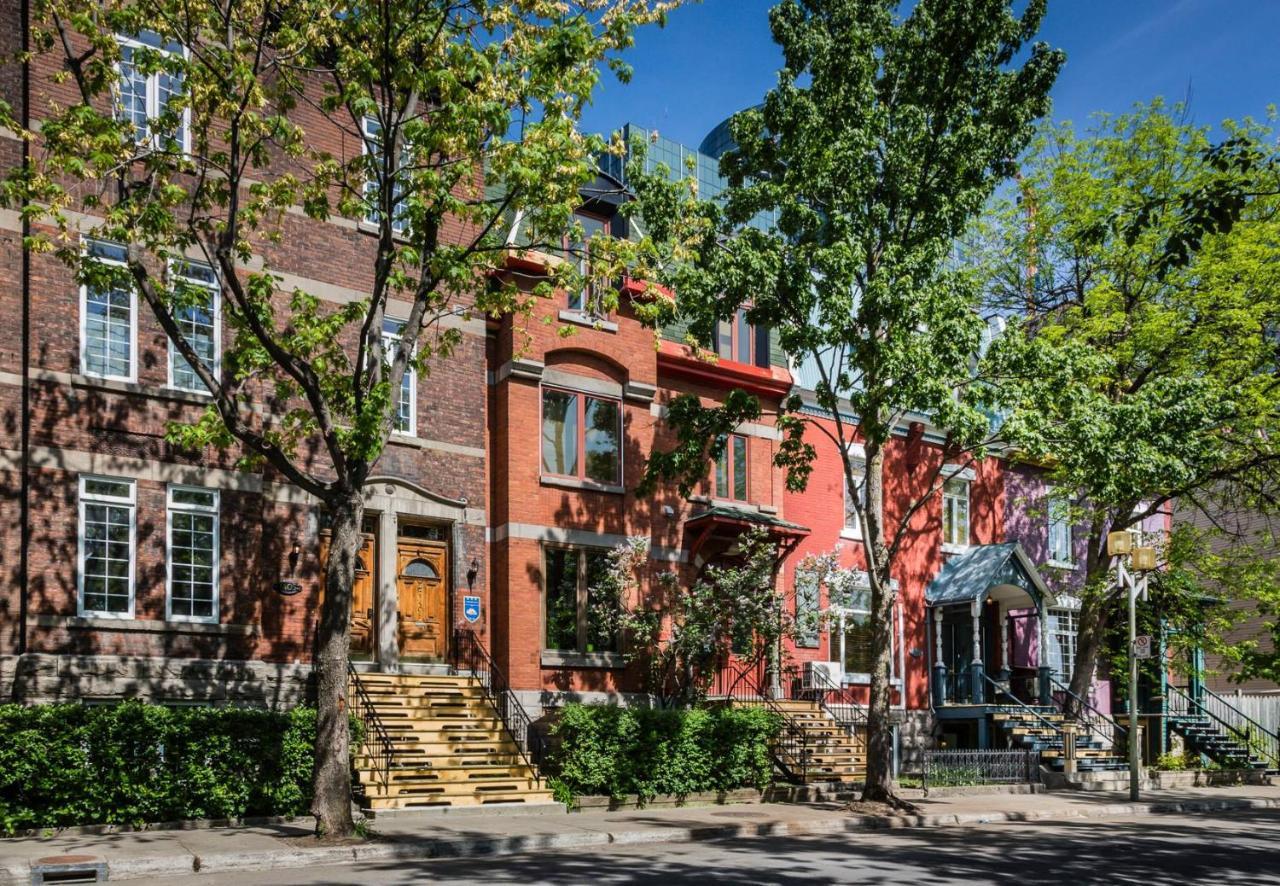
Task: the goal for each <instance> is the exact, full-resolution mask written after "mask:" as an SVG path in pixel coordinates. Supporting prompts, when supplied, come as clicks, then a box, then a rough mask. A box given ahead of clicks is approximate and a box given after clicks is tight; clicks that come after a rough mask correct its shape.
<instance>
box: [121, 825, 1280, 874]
mask: <svg viewBox="0 0 1280 886" xmlns="http://www.w3.org/2000/svg"><path fill="white" fill-rule="evenodd" d="M134 882H138V881H134ZM155 882H160V881H155ZM164 882H165V883H167V884H172V886H197V884H199V886H223V884H226V886H230V884H235V886H250V884H261V886H266V884H308V886H338V884H361V883H376V884H379V886H401V884H410V883H435V882H450V883H486V884H488V883H494V884H507V883H518V884H522V886H533V884H544V883H583V884H591V886H608V884H613V883H662V884H674V883H770V884H787V886H789V884H797V886H799V884H804V886H813V884H815V883H867V884H919V886H942V884H952V883H997V884H1018V886H1039V884H1050V883H1063V884H1072V886H1080V884H1087V883H1104V884H1118V886H1126V884H1143V886H1148V884H1164V883H1196V884H1231V886H1235V884H1254V883H1274V884H1280V811H1276V810H1263V811H1257V812H1242V813H1225V814H1224V813H1216V814H1211V815H1209V814H1206V815H1178V816H1172V815H1170V816H1162V815H1153V816H1142V817H1133V818H1114V819H1104V820H1091V821H1090V820H1081V821H1061V822H1052V823H1050V822H1044V823H1040V824H1034V825H1023V824H992V825H985V826H981V827H968V828H938V829H920V830H901V831H866V832H862V833H859V834H854V835H845V836H840V837H803V838H785V839H784V838H767V839H766V838H759V839H750V840H727V841H721V842H710V843H659V844H649V845H641V846H620V847H602V848H599V849H590V850H579V851H575V852H572V853H563V854H562V853H550V852H548V853H544V854H540V855H536V856H508V857H503V858H488V859H483V858H482V859H466V860H450V861H443V860H442V861H421V862H378V863H366V864H364V865H358V866H357V865H351V866H342V867H314V868H306V869H297V870H284V871H274V872H265V873H261V874H234V875H232V874H221V875H219V874H208V875H199V876H193V877H186V878H183V879H181V880H172V879H166V880H165V881H164Z"/></svg>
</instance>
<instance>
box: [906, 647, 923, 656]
mask: <svg viewBox="0 0 1280 886" xmlns="http://www.w3.org/2000/svg"><path fill="white" fill-rule="evenodd" d="M907 655H909V656H911V657H912V658H920V657H921V656H922V655H924V650H923V649H921V648H920V647H919V646H917V647H915V648H914V649H912V650H911V651H910V652H908V653H907Z"/></svg>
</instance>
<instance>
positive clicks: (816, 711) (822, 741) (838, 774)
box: [774, 700, 867, 784]
mask: <svg viewBox="0 0 1280 886" xmlns="http://www.w3.org/2000/svg"><path fill="white" fill-rule="evenodd" d="M774 705H776V707H777V708H778V709H780V710H781V711H782V713H783V714H784V715H785V716H786V718H787V725H786V727H784V734H783V735H782V736H781V738H780V739H779V742H778V747H777V748H775V750H774V757H775V759H776V760H778V761H779V763H781V764H782V766H783V767H784V768H786V769H787V770H788V773H789V774H790V775H791V776H792V777H793V778H794V779H796V780H798V781H799V782H801V783H802V784H812V783H815V782H860V781H863V780H865V779H866V777H867V746H866V734H865V733H862V734H854V735H850V734H849V731H848V730H847V729H845V728H844V727H843V726H841V725H840V724H839V723H837V722H836V721H835V720H834V719H833V718H832V717H831V716H830V715H829V714H828V713H827V712H826V711H824V710H823V709H822V707H821V706H820V705H819V704H818V703H817V702H815V701H782V700H779V701H775V702H774Z"/></svg>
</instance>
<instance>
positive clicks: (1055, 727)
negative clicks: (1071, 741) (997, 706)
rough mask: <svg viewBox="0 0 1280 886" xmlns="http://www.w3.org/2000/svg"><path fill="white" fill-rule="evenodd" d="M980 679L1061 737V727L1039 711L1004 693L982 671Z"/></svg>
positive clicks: (1002, 689)
mask: <svg viewBox="0 0 1280 886" xmlns="http://www.w3.org/2000/svg"><path fill="white" fill-rule="evenodd" d="M982 679H984V680H986V681H987V682H988V683H990V684H991V688H993V689H995V690H996V691H997V692H998V693H1000V694H1002V695H1007V696H1008V697H1009V698H1010V699H1012V701H1013V703H1014V704H1016V705H1017V706H1018V707H1020V708H1022V709H1023V710H1024V711H1026V712H1027V713H1028V714H1030V715H1031V716H1032V717H1035V718H1036V719H1037V720H1039V721H1040V722H1041V723H1042V724H1043V725H1044V726H1046V727H1047V728H1049V729H1052V730H1053V731H1054V732H1055V733H1057V734H1058V735H1059V736H1061V735H1062V727H1061V726H1058V725H1057V724H1056V723H1054V722H1053V721H1051V720H1046V719H1045V718H1044V717H1043V716H1041V714H1040V712H1039V711H1037V710H1036V709H1035V708H1033V707H1031V706H1030V705H1027V704H1025V703H1024V702H1023V701H1022V699H1020V698H1018V697H1017V696H1016V695H1013V694H1012V693H1009V692H1006V691H1005V690H1004V688H1003V687H1002V686H1001V685H1000V684H999V683H997V682H996V681H995V680H992V679H991V677H990V676H988V675H987V673H986V672H985V671H984V672H983V674H982ZM991 697H992V698H993V699H994V698H995V697H996V696H995V695H992V696H991Z"/></svg>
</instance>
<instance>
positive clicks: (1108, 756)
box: [991, 708, 1129, 772]
mask: <svg viewBox="0 0 1280 886" xmlns="http://www.w3.org/2000/svg"><path fill="white" fill-rule="evenodd" d="M991 721H992V726H993V727H994V729H995V731H996V734H998V735H1003V736H1004V737H1005V740H1006V742H1007V743H1008V746H1009V747H1011V748H1025V749H1027V750H1033V751H1039V752H1040V763H1041V765H1042V766H1045V767H1047V768H1048V769H1049V770H1050V771H1051V772H1062V771H1063V769H1064V767H1065V760H1064V754H1065V751H1064V749H1063V740H1062V733H1061V732H1060V731H1059V730H1060V729H1061V728H1062V723H1063V716H1062V714H1061V713H1059V712H1058V711H1055V710H1053V709H1052V708H1040V709H1036V710H1035V711H1034V713H1033V712H1032V711H1030V710H1009V711H1003V712H998V713H994V714H992V715H991ZM1128 765H1129V764H1128V762H1127V761H1126V760H1125V759H1124V758H1123V757H1117V756H1116V755H1115V754H1113V753H1112V752H1111V751H1110V750H1109V749H1107V748H1105V747H1104V746H1103V743H1102V742H1101V741H1100V740H1098V738H1096V737H1095V736H1094V735H1093V734H1092V733H1091V732H1089V731H1088V727H1087V726H1086V725H1085V724H1083V723H1080V724H1079V731H1078V732H1077V733H1076V769H1077V771H1079V772H1118V771H1121V770H1125V769H1127V768H1128Z"/></svg>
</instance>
